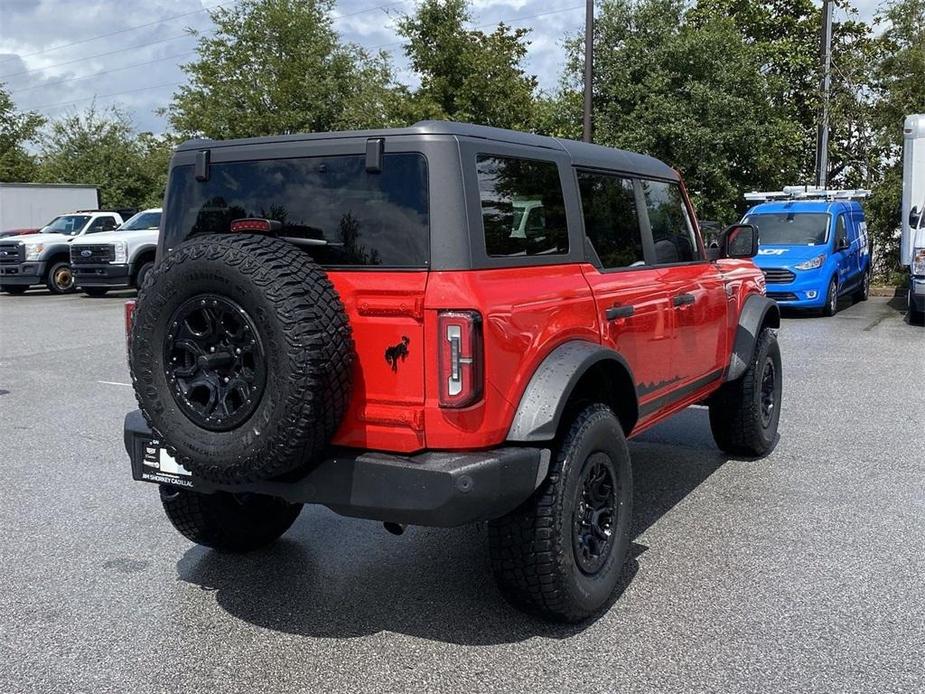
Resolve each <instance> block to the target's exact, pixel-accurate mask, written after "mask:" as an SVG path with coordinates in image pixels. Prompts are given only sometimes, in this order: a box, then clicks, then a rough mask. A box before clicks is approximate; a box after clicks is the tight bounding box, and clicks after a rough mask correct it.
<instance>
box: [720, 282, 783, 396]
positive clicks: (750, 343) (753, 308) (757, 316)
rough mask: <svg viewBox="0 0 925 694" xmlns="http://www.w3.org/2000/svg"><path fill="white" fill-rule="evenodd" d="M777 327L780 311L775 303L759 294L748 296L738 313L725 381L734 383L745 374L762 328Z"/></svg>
mask: <svg viewBox="0 0 925 694" xmlns="http://www.w3.org/2000/svg"><path fill="white" fill-rule="evenodd" d="M779 327H780V309H779V308H778V306H777V302H776V301H774V299H769V298H768V297H766V296H762V295H761V294H751V295H750V296H748V297H747V298H746V299H745V303H744V304H743V306H742V310H741V311H740V312H739V326H738V328H737V329H736V335H735V342H734V343H733V346H732V352H731V354H730V355H729V366H728V368H727V369H726V379H725V380H727V381H734V380H736V379H737V378H739V377H740V376H741V375H742V374H744V373H745V370H746V369H747V368H748V365H749V363H751V360H752V355H753V354H754V353H755V343H756V342H757V341H758V335H759V334H760V333H761V330H762V328H779Z"/></svg>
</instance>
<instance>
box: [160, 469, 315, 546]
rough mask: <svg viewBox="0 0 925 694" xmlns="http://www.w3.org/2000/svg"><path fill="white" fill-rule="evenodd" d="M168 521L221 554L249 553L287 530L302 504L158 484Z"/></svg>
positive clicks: (188, 537)
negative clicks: (209, 492)
mask: <svg viewBox="0 0 925 694" xmlns="http://www.w3.org/2000/svg"><path fill="white" fill-rule="evenodd" d="M160 493H161V503H162V504H163V505H164V511H165V512H166V513H167V518H168V519H170V522H171V523H172V524H173V527H175V528H176V529H177V530H178V531H179V532H180V534H181V535H183V536H184V537H185V538H186V539H188V540H190V541H191V542H195V543H196V544H197V545H203V546H205V547H211V548H212V549H216V550H219V551H221V552H250V551H252V550H255V549H260V548H261V547H266V546H267V545H269V544H270V543H272V542H274V541H275V540H277V539H279V537H280V536H281V535H282V534H283V533H284V532H286V531H287V530H289V528H290V527H291V526H292V524H293V523H294V522H295V520H296V518H298V517H299V512H300V511H301V510H302V504H290V503H288V502H286V501H284V500H283V499H278V498H275V497H272V496H264V495H261V494H240V495H238V494H229V493H228V492H216V493H215V494H200V493H199V492H191V491H188V490H185V489H180V488H178V487H172V486H170V485H161V487H160Z"/></svg>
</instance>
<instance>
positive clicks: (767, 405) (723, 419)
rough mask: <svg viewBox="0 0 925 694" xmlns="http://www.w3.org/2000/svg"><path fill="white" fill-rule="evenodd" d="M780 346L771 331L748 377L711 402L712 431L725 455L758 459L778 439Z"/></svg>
mask: <svg viewBox="0 0 925 694" xmlns="http://www.w3.org/2000/svg"><path fill="white" fill-rule="evenodd" d="M782 385H783V378H782V373H781V361H780V346H779V345H778V344H777V337H776V336H775V335H774V332H773V331H772V330H771V329H770V328H765V329H764V330H762V331H761V334H760V335H759V336H758V341H757V343H756V344H755V354H754V355H753V356H752V361H751V363H750V364H749V366H748V369H746V371H745V373H744V374H743V375H742V376H741V377H740V378H738V379H736V380H735V381H730V382H729V383H726V384H724V385H723V386H722V388H720V389H719V390H718V391H717V392H716V393H715V394H714V395H713V396H712V397H711V398H710V401H709V404H710V429H711V430H712V432H713V438H714V439H715V440H716V445H717V446H719V447H720V449H721V450H723V451H725V452H726V453H732V454H733V455H744V456H749V457H757V456H761V455H764V454H765V453H767V452H769V451H770V450H771V449H772V448H773V447H774V443H775V441H776V439H777V426H778V424H779V422H780V406H781V391H782Z"/></svg>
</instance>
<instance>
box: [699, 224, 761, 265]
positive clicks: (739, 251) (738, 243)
mask: <svg viewBox="0 0 925 694" xmlns="http://www.w3.org/2000/svg"><path fill="white" fill-rule="evenodd" d="M707 254H708V256H709V257H710V260H717V259H718V258H754V257H755V256H756V255H758V229H757V228H756V227H755V226H754V225H753V224H733V225H732V226H729V227H726V229H725V230H724V231H723V234H722V237H721V238H720V244H719V248H708V249H707Z"/></svg>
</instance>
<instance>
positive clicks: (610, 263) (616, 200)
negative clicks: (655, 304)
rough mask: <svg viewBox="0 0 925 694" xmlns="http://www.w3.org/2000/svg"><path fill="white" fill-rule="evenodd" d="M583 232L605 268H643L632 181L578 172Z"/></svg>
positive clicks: (640, 236) (643, 260)
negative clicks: (583, 224)
mask: <svg viewBox="0 0 925 694" xmlns="http://www.w3.org/2000/svg"><path fill="white" fill-rule="evenodd" d="M578 188H579V190H580V192H581V207H582V214H583V215H584V220H585V233H586V234H587V236H588V239H589V240H590V241H591V245H593V246H594V250H595V251H597V255H598V257H599V258H600V259H601V264H602V265H603V266H604V268H606V269H608V270H609V269H613V268H625V267H634V266H640V265H645V256H644V255H643V250H642V233H641V231H640V229H639V216H638V215H637V214H636V200H635V197H634V195H633V181H632V179H629V178H621V177H619V176H608V175H604V174H597V173H589V172H587V171H579V172H578Z"/></svg>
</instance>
